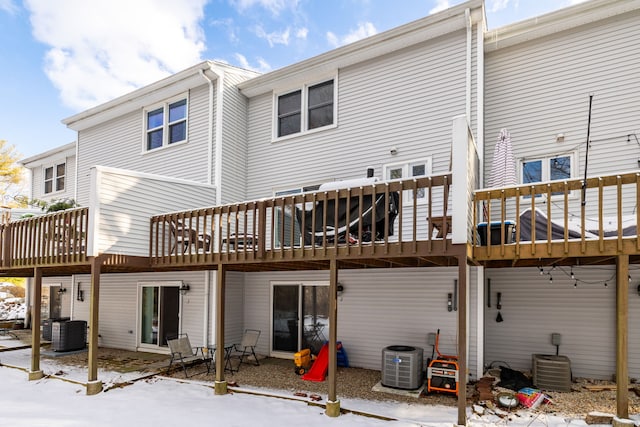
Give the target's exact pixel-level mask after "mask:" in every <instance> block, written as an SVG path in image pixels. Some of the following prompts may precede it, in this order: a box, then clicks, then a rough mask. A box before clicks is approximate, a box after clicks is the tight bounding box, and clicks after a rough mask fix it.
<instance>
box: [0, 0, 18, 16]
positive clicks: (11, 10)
mask: <svg viewBox="0 0 640 427" xmlns="http://www.w3.org/2000/svg"><path fill="white" fill-rule="evenodd" d="M0 10H2V11H5V12H7V13H8V14H10V15H13V14H15V13H16V12H18V6H17V5H16V4H15V3H14V2H13V0H0Z"/></svg>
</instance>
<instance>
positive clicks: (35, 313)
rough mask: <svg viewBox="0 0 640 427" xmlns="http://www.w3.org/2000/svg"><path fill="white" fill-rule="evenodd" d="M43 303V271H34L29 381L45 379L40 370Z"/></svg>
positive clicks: (37, 269)
mask: <svg viewBox="0 0 640 427" xmlns="http://www.w3.org/2000/svg"><path fill="white" fill-rule="evenodd" d="M41 302H42V270H41V269H40V268H39V267H36V268H34V269H33V309H32V310H31V316H32V318H31V370H29V381H32V380H39V379H40V378H42V377H43V374H42V370H41V369H40V306H41Z"/></svg>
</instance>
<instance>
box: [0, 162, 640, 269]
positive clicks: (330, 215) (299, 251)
mask: <svg viewBox="0 0 640 427" xmlns="http://www.w3.org/2000/svg"><path fill="white" fill-rule="evenodd" d="M452 179H453V177H452V175H451V174H445V175H437V176H431V177H424V178H417V179H409V180H402V181H390V182H381V183H376V184H372V185H366V186H356V187H354V188H341V189H337V190H329V191H316V192H311V193H304V194H294V195H288V196H283V197H275V198H270V199H263V200H254V201H247V202H243V203H238V204H232V205H224V206H214V207H210V208H204V209H197V210H188V211H183V212H173V213H167V214H162V215H157V216H153V217H152V218H150V223H149V230H150V233H149V242H148V247H149V253H148V256H139V255H138V256H132V255H126V254H100V256H101V257H102V266H103V269H102V271H103V272H134V271H168V270H204V269H211V268H214V267H215V266H217V265H221V264H222V265H226V268H227V269H228V270H235V271H266V270H282V271H285V270H309V269H322V270H324V269H327V268H329V267H328V266H329V262H330V260H332V259H335V260H338V261H339V262H340V266H341V268H399V267H428V266H453V265H458V263H459V260H460V259H461V257H463V256H466V257H467V259H468V261H469V262H470V263H472V264H476V265H484V266H486V267H495V268H500V267H513V266H540V265H589V264H614V263H615V260H616V257H617V256H618V255H628V256H629V262H630V263H640V240H639V239H638V238H637V232H636V230H637V229H638V227H639V226H640V212H639V211H638V209H636V203H637V200H638V196H640V173H628V174H622V175H612V176H603V177H595V178H589V179H587V181H586V183H584V184H585V185H583V180H580V179H575V180H569V181H556V182H549V183H541V184H534V185H528V186H514V187H507V188H499V189H487V190H477V191H476V192H475V193H474V194H473V203H472V204H473V218H470V220H469V221H468V224H469V226H470V227H472V230H473V231H472V232H469V233H468V235H469V236H470V237H469V240H470V241H469V242H468V243H467V244H458V245H455V244H452V241H451V231H452V230H451V224H452V221H451V217H452V212H451V208H450V204H451V201H450V200H449V199H450V194H449V188H450V187H451V183H452ZM527 211H528V212H529V216H528V217H527V216H524V214H523V213H526V212H527ZM505 224H507V226H505ZM91 232H92V229H91V228H90V227H89V209H88V208H79V209H72V210H67V211H63V212H57V213H52V214H47V215H42V216H37V217H32V218H25V219H20V220H17V221H12V222H9V223H6V224H4V225H2V226H0V239H1V241H2V251H1V254H0V256H1V259H0V261H1V262H0V265H1V267H0V272H2V273H4V274H7V275H15V276H31V275H32V274H33V268H36V267H40V268H42V269H43V270H42V271H43V274H44V275H66V274H74V273H88V272H90V271H91V265H90V257H91V254H90V253H89V251H88V249H89V248H88V245H89V242H90V239H89V237H90V235H89V234H90V233H91ZM479 233H482V234H483V236H482V237H483V239H480V234H479ZM93 237H94V238H99V236H93Z"/></svg>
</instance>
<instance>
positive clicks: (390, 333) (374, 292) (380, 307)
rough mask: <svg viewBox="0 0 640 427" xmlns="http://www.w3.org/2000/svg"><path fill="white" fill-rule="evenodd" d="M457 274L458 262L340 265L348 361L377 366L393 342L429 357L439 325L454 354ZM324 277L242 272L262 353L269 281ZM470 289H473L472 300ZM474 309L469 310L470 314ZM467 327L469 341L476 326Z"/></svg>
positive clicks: (446, 349) (249, 318) (341, 331)
mask: <svg viewBox="0 0 640 427" xmlns="http://www.w3.org/2000/svg"><path fill="white" fill-rule="evenodd" d="M457 274H458V268H457V267H452V268H422V269H420V268H411V269H410V268H406V269H393V270H386V269H373V270H360V271H355V270H341V271H340V272H339V275H338V280H339V281H340V283H341V284H342V285H343V286H344V288H345V290H344V292H343V295H342V296H341V297H340V298H339V301H338V340H340V341H342V343H343V345H344V348H345V350H346V352H347V355H348V357H349V363H350V364H351V366H354V367H363V368H369V369H380V368H381V354H382V349H383V348H385V347H386V346H389V345H396V344H403V345H413V346H419V347H422V348H424V350H425V352H424V353H425V359H426V358H427V357H431V351H432V349H431V347H428V346H427V335H428V334H429V332H436V331H437V330H438V329H440V351H441V352H442V353H444V354H456V353H457V332H456V331H457V319H458V312H457V311H450V312H449V311H448V310H447V295H448V294H449V293H454V289H453V288H454V279H455V278H456V277H457ZM472 277H473V278H474V277H475V276H474V275H472ZM328 279H329V277H328V273H327V272H326V271H325V272H323V271H305V272H304V273H303V274H301V273H247V274H246V276H245V311H244V313H245V314H244V323H245V327H247V328H255V329H260V330H262V333H263V335H264V336H265V339H264V340H263V339H261V340H260V345H259V351H260V353H263V354H268V352H269V343H270V339H271V337H268V334H269V330H270V323H271V322H270V319H269V313H270V307H271V297H270V291H271V283H272V282H275V283H277V282H278V281H283V282H291V281H298V282H310V281H328ZM470 279H471V278H470ZM470 287H471V288H473V285H470ZM474 295H475V293H474V292H473V290H471V293H470V299H471V300H472V302H471V304H474V302H473V300H474V299H475V296H474ZM474 313H475V311H474V310H469V315H470V316H474V315H475V314H474ZM469 333H470V335H471V336H472V337H471V341H472V342H473V341H474V340H475V328H471V329H470V330H469ZM475 350H476V346H475V345H472V346H471V347H470V354H469V360H470V362H471V363H469V369H470V372H471V375H472V378H473V377H474V376H475V375H477V373H476V372H475V369H474V368H475V360H476V355H475V354H473V351H475ZM425 361H426V360H425Z"/></svg>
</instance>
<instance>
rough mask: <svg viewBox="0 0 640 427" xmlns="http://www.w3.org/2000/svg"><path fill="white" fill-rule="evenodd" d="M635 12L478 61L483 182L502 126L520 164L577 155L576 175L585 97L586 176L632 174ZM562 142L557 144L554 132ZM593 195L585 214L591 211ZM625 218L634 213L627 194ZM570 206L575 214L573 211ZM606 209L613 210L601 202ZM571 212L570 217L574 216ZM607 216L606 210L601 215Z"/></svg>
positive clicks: (639, 109) (637, 93)
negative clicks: (482, 113)
mask: <svg viewBox="0 0 640 427" xmlns="http://www.w3.org/2000/svg"><path fill="white" fill-rule="evenodd" d="M639 17H640V12H638V11H635V12H633V13H629V14H626V15H620V16H616V17H615V19H604V20H601V21H598V22H594V23H592V24H590V25H584V26H581V27H578V28H575V29H573V30H570V31H565V32H561V33H557V34H554V35H553V36H548V37H543V38H538V39H534V40H532V41H528V42H524V43H521V44H517V45H514V46H511V47H508V48H503V49H497V50H492V47H493V45H492V44H491V43H490V42H487V45H488V47H487V49H488V50H489V52H487V55H486V59H485V66H486V70H485V72H486V82H485V91H486V95H485V118H486V121H485V140H486V141H487V143H486V144H485V146H486V150H485V159H487V161H486V162H485V177H486V178H488V177H489V176H490V168H491V161H490V160H491V159H492V158H493V151H494V147H495V142H496V139H497V137H498V134H499V132H500V129H501V128H504V127H506V128H508V129H509V131H510V132H511V137H512V142H513V144H514V153H515V155H516V157H520V158H536V157H538V156H541V155H547V154H561V153H568V152H573V151H574V150H576V151H577V152H578V158H579V167H574V172H575V177H583V176H584V170H585V151H586V138H587V120H588V111H589V94H593V110H592V116H591V136H590V139H591V141H592V143H591V146H590V148H589V161H588V175H589V176H593V175H602V174H613V173H619V172H626V171H630V170H634V169H637V168H638V158H639V157H640V151H639V149H638V143H637V142H636V141H635V139H634V137H633V135H632V136H631V140H630V141H628V135H629V134H633V133H637V132H638V129H640V119H639V117H640V80H639V79H638V67H640V55H638V43H639V42H640V26H638V18H639ZM560 133H562V134H564V142H561V143H558V142H556V135H557V134H560ZM595 196H596V192H590V193H589V194H588V195H587V199H588V200H591V201H593V203H588V204H587V209H588V210H590V211H591V212H593V209H594V208H595V207H596V206H597V204H596V203H595V200H596V199H595ZM628 196H629V197H627V198H628V201H629V202H628V203H627V204H626V206H625V208H624V212H623V213H624V214H631V213H633V212H634V209H635V194H631V192H629V193H628ZM578 197H579V196H578V195H576V204H574V205H573V209H574V210H576V211H577V210H578V209H579V207H578V205H577V203H578V201H577V198H578ZM604 205H605V208H606V207H607V206H612V207H614V206H615V203H614V204H611V203H607V202H605V204H604ZM574 213H577V212H574ZM605 214H606V212H605Z"/></svg>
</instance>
